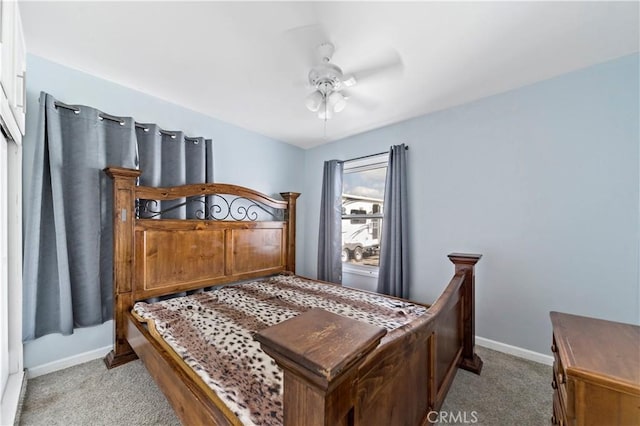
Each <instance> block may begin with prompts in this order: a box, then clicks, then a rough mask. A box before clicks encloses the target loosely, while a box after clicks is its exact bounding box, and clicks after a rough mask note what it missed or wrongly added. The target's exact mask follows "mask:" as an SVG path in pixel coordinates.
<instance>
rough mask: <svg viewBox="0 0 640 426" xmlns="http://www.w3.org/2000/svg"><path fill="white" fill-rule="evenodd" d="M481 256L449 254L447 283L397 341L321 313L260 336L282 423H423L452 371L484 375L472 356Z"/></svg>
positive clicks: (369, 327) (442, 395)
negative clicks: (280, 395)
mask: <svg viewBox="0 0 640 426" xmlns="http://www.w3.org/2000/svg"><path fill="white" fill-rule="evenodd" d="M480 258H481V255H476V254H462V253H452V254H450V255H449V259H450V260H451V262H453V263H454V265H455V274H454V276H453V278H452V279H451V281H450V283H449V284H448V285H447V287H446V289H445V291H444V292H443V293H442V295H441V296H440V297H439V298H438V299H437V300H436V302H435V303H434V304H433V305H432V306H431V307H430V308H429V310H428V312H427V314H425V315H424V316H422V317H420V319H418V320H416V321H414V322H412V323H411V324H410V328H408V329H407V330H406V333H404V334H402V336H401V337H400V338H398V339H395V340H393V339H391V340H388V341H386V342H384V343H383V344H380V345H379V343H380V341H381V339H382V337H383V336H384V335H385V334H386V330H384V329H382V328H379V327H375V326H372V325H369V324H366V323H363V322H360V321H356V320H353V319H349V318H345V317H341V316H339V315H335V314H332V313H329V312H327V311H324V310H322V309H312V310H310V311H307V312H305V313H303V314H300V315H299V316H297V317H295V318H292V319H290V320H287V321H284V322H282V323H280V324H278V325H275V326H273V327H269V328H266V329H264V330H262V331H261V332H260V333H258V334H257V335H256V336H255V339H256V340H258V341H259V342H260V344H261V347H262V350H263V351H265V352H266V353H267V354H269V355H270V356H271V357H272V358H273V359H274V360H275V361H276V362H277V363H278V365H279V366H280V367H281V368H282V369H283V372H284V425H285V426H290V425H303V424H304V425H305V426H316V425H317V426H329V425H345V426H347V425H363V426H364V425H370V424H407V425H408V424H423V423H428V422H429V416H428V414H429V413H430V412H431V411H432V410H438V409H439V408H440V407H441V405H442V403H443V401H444V398H445V396H446V394H447V391H448V389H449V387H450V386H451V383H452V381H453V379H454V377H455V373H456V369H457V367H460V368H464V369H466V370H469V371H472V372H474V373H476V374H480V371H481V369H482V360H481V359H480V358H479V357H478V356H477V355H476V353H475V350H474V346H475V338H474V333H475V325H474V319H475V316H474V314H475V313H474V296H475V295H474V284H475V282H474V281H475V271H474V268H475V264H476V263H477V262H478V260H480ZM374 350H375V352H374Z"/></svg>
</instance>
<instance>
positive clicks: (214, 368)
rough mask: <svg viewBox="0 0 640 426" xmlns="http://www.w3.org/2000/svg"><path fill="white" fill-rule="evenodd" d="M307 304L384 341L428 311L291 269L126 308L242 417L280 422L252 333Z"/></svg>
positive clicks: (272, 379)
mask: <svg viewBox="0 0 640 426" xmlns="http://www.w3.org/2000/svg"><path fill="white" fill-rule="evenodd" d="M311 308H322V309H325V310H327V311H330V312H333V313H335V314H338V315H342V316H345V317H348V318H352V319H355V320H360V321H364V322H367V323H369V324H373V325H376V326H379V327H383V328H385V329H386V330H387V336H385V338H384V339H385V340H384V341H388V340H390V339H394V338H397V336H398V335H400V334H402V333H403V330H402V326H403V325H405V324H408V323H410V322H411V321H413V320H415V319H416V318H418V317H420V316H421V315H425V314H426V313H427V308H426V307H425V306H423V305H418V304H413V303H410V302H406V301H401V300H397V299H393V298H389V297H385V296H382V295H379V294H376V293H369V292H363V291H358V290H353V289H349V288H345V287H341V286H336V285H331V284H326V283H319V282H317V281H313V280H308V279H304V278H301V277H298V276H295V275H278V276H274V277H270V278H268V279H264V280H260V281H252V282H248V283H243V284H238V285H233V286H227V287H223V288H217V289H214V290H212V291H206V292H203V293H198V294H192V295H189V296H185V297H178V298H174V299H170V300H165V301H161V302H156V303H146V302H138V303H136V305H135V306H134V309H133V314H134V316H135V317H137V318H138V319H139V320H141V321H144V322H147V323H148V324H149V325H150V329H151V330H152V331H153V332H152V334H153V335H155V336H156V337H159V338H162V339H163V340H164V343H165V344H166V345H168V346H169V347H170V348H171V349H172V350H173V351H174V352H175V353H176V354H177V355H178V356H179V357H180V358H181V359H182V360H183V361H184V362H185V363H186V364H187V365H188V366H189V367H190V368H191V369H193V371H194V372H195V373H196V374H197V375H198V376H199V377H200V378H201V379H202V380H203V381H204V382H205V383H206V384H207V385H208V386H209V387H210V388H211V389H212V390H213V391H214V392H215V394H216V395H217V396H218V398H219V399H220V400H221V401H222V402H223V403H224V404H225V405H226V406H227V407H228V408H229V410H230V411H231V412H233V413H235V415H236V416H237V417H238V418H239V419H240V421H241V422H242V423H243V424H245V425H281V424H282V422H283V409H282V393H283V385H282V383H283V374H282V371H281V370H280V368H279V367H278V366H277V365H276V363H275V361H274V360H273V359H272V358H271V357H269V356H268V355H267V354H265V353H264V352H263V351H262V349H260V344H259V343H258V342H256V341H255V340H254V339H253V336H254V334H255V333H256V332H258V331H260V330H263V329H265V328H267V327H270V326H272V325H275V324H278V323H280V322H282V321H284V320H287V319H289V318H292V317H294V316H296V315H298V314H300V313H302V312H305V311H307V310H309V309H311Z"/></svg>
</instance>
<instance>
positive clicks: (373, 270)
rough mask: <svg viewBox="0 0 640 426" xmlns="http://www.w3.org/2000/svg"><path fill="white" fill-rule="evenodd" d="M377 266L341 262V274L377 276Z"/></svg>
mask: <svg viewBox="0 0 640 426" xmlns="http://www.w3.org/2000/svg"><path fill="white" fill-rule="evenodd" d="M378 270H379V268H378V267H375V266H358V265H354V264H350V263H343V264H342V273H343V274H354V275H361V276H363V277H372V278H378Z"/></svg>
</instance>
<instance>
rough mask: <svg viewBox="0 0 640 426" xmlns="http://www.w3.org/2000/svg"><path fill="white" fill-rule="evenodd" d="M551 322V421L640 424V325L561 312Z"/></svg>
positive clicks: (566, 424)
mask: <svg viewBox="0 0 640 426" xmlns="http://www.w3.org/2000/svg"><path fill="white" fill-rule="evenodd" d="M551 323H552V324H553V343H552V345H551V351H552V352H553V357H554V363H553V381H552V383H551V386H552V387H553V389H554V392H553V417H552V418H551V423H552V424H554V425H562V426H582V425H594V426H595V425H597V426H601V425H607V426H614V425H633V426H638V425H640V327H639V326H637V325H631V324H622V323H618V322H611V321H605V320H599V319H595V318H588V317H581V316H577V315H569V314H563V313H560V312H551Z"/></svg>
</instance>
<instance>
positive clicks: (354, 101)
mask: <svg viewBox="0 0 640 426" xmlns="http://www.w3.org/2000/svg"><path fill="white" fill-rule="evenodd" d="M340 93H342V96H344V97H345V99H346V100H347V108H357V109H363V110H367V111H373V110H375V109H377V108H378V107H379V106H380V102H378V101H376V100H375V99H373V98H372V97H370V96H367V95H365V94H361V93H356V94H353V93H352V92H350V91H346V90H342V91H341V92H340Z"/></svg>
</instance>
